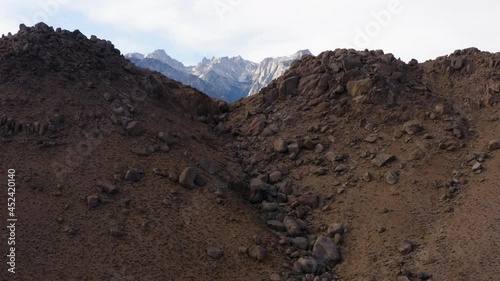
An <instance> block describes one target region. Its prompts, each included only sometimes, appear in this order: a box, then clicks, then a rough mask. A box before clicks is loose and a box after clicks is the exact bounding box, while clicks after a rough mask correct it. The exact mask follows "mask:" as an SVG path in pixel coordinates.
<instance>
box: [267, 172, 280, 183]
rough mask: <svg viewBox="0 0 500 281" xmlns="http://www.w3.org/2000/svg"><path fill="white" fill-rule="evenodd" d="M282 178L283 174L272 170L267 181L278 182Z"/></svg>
mask: <svg viewBox="0 0 500 281" xmlns="http://www.w3.org/2000/svg"><path fill="white" fill-rule="evenodd" d="M282 178H283V174H282V173H281V172H280V171H274V172H272V173H271V174H269V182H270V183H273V184H274V183H278V182H280V181H281V179H282Z"/></svg>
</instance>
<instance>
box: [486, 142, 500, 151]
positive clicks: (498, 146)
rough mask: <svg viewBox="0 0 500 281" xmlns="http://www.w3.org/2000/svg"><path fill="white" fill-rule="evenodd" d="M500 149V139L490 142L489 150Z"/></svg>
mask: <svg viewBox="0 0 500 281" xmlns="http://www.w3.org/2000/svg"><path fill="white" fill-rule="evenodd" d="M498 149H500V140H492V141H490V142H489V143H488V150H489V151H494V150H498Z"/></svg>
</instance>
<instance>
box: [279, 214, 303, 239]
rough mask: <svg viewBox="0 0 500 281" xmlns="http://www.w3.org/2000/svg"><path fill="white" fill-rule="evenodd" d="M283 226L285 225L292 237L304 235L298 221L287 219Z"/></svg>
mask: <svg viewBox="0 0 500 281" xmlns="http://www.w3.org/2000/svg"><path fill="white" fill-rule="evenodd" d="M283 224H284V225H285V228H286V231H287V232H288V234H290V236H292V237H297V236H301V235H302V229H301V227H300V224H299V223H298V222H297V220H296V219H294V218H292V217H286V218H285V220H283Z"/></svg>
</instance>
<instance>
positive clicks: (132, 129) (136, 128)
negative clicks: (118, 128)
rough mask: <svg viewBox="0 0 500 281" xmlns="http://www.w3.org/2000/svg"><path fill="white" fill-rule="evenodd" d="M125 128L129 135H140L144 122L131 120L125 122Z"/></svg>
mask: <svg viewBox="0 0 500 281" xmlns="http://www.w3.org/2000/svg"><path fill="white" fill-rule="evenodd" d="M125 130H126V131H127V134H129V135H130V136H140V135H142V133H144V124H143V123H142V122H140V121H132V122H130V123H128V124H127V127H126V128H125Z"/></svg>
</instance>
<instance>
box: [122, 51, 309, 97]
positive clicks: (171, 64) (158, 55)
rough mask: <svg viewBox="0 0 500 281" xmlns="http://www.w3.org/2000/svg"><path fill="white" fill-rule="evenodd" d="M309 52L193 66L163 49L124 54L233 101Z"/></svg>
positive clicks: (218, 60) (208, 61)
mask: <svg viewBox="0 0 500 281" xmlns="http://www.w3.org/2000/svg"><path fill="white" fill-rule="evenodd" d="M306 54H311V53H310V52H309V50H304V51H299V52H297V53H295V54H293V55H291V56H286V57H280V58H267V59H265V60H263V61H262V62H261V63H260V64H257V63H254V62H251V61H248V60H245V59H243V58H242V57H241V56H237V57H232V58H229V57H220V58H215V57H214V58H212V59H207V58H203V60H202V61H201V62H200V63H198V64H197V65H195V66H184V64H183V63H181V62H179V61H177V60H176V59H174V58H172V57H170V56H169V55H168V54H167V53H166V52H165V51H164V50H156V51H154V52H152V53H150V54H139V53H131V54H126V55H125V57H126V58H128V59H129V60H130V61H131V62H133V63H134V64H136V65H138V66H140V67H144V68H148V69H151V70H155V71H158V72H161V73H163V74H164V75H165V76H167V77H169V78H171V79H174V80H177V81H180V82H182V83H184V84H186V85H189V86H191V87H194V88H196V89H198V90H200V91H202V92H204V93H206V94H207V95H209V96H212V97H215V98H219V99H223V100H226V101H236V100H238V99H241V98H244V97H246V96H248V95H250V94H255V93H257V92H258V91H259V90H260V89H261V88H263V87H265V86H266V85H267V84H268V83H270V82H271V81H272V80H273V79H275V78H277V77H279V76H281V75H282V74H283V73H285V71H286V70H287V69H288V68H289V67H290V65H291V63H292V62H293V61H294V60H295V59H300V58H301V57H302V56H303V55H306Z"/></svg>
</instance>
